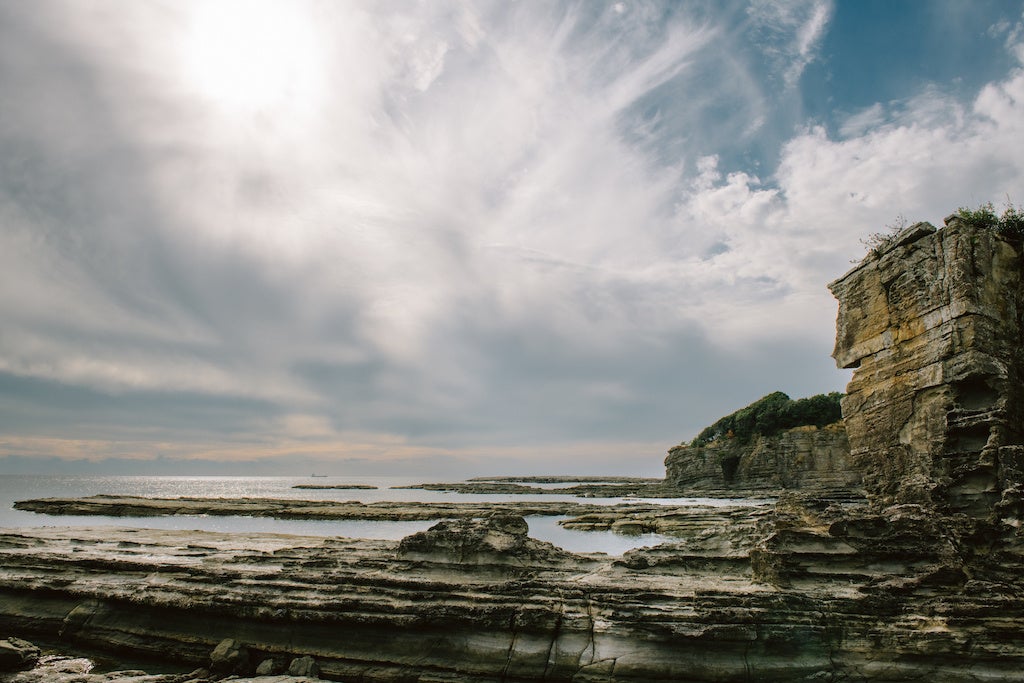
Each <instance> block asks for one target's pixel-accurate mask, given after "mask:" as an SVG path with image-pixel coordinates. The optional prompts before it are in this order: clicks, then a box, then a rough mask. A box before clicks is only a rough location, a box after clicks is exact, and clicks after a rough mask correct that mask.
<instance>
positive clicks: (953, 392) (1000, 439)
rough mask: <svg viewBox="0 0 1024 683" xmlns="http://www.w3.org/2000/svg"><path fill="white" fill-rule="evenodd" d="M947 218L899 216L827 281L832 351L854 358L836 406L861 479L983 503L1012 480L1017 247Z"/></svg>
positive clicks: (948, 504) (878, 491) (1017, 380)
mask: <svg viewBox="0 0 1024 683" xmlns="http://www.w3.org/2000/svg"><path fill="white" fill-rule="evenodd" d="M947 221H948V225H947V227H946V228H945V229H943V230H940V231H936V230H935V228H934V227H932V226H931V225H929V224H927V223H919V224H917V225H914V226H912V227H910V228H908V229H907V230H905V231H904V232H903V233H902V234H900V235H899V236H897V237H896V238H895V239H894V240H892V242H891V243H890V244H889V246H888V247H887V248H886V249H883V250H882V251H881V252H880V253H877V254H873V255H871V256H869V257H868V258H867V259H865V261H864V262H862V263H861V264H860V265H859V266H857V267H856V268H854V269H853V270H852V271H850V272H849V273H847V274H846V275H845V276H843V277H842V278H840V279H838V280H836V281H835V282H833V283H832V284H831V285H830V288H831V290H832V292H833V293H834V294H835V296H836V298H837V299H838V300H839V318H838V322H837V331H836V346H835V351H834V352H833V356H834V357H835V359H836V363H837V364H838V365H839V366H840V367H844V368H855V370H854V375H853V380H852V381H851V382H850V385H849V387H848V388H847V395H846V397H845V398H844V399H843V404H842V405H843V416H844V420H845V423H846V429H847V433H848V436H849V440H850V447H851V453H852V457H853V459H854V461H855V463H856V466H857V468H858V469H859V470H861V471H862V472H863V473H864V476H865V485H866V487H867V489H868V491H869V492H870V493H871V494H872V495H874V496H878V497H879V498H880V500H881V502H884V503H919V504H929V505H930V504H934V505H939V506H940V507H943V508H944V509H950V510H962V511H965V512H969V513H970V514H974V515H982V516H983V515H986V514H988V513H990V512H991V511H992V509H993V506H994V505H995V504H996V503H997V502H999V501H1000V499H1001V498H1002V497H1003V495H1004V494H1010V496H1011V498H1013V499H1014V501H1017V500H1019V498H1018V497H1017V494H1016V493H1015V489H1016V488H1019V486H1020V484H1021V481H1022V480H1021V470H1022V464H1024V446H1022V444H1024V433H1022V432H1024V414H1022V411H1024V337H1022V330H1024V288H1022V267H1021V264H1022V261H1021V250H1020V245H1015V244H1013V243H1011V242H1009V241H1007V240H1005V239H1003V238H1001V237H1000V236H999V235H998V234H996V232H995V231H994V230H989V229H978V228H972V227H968V226H967V225H965V224H963V223H962V222H961V221H960V220H959V219H957V218H955V217H951V218H950V219H947ZM1007 502H1008V503H1009V502H1010V501H1007ZM1014 504H1017V503H1014Z"/></svg>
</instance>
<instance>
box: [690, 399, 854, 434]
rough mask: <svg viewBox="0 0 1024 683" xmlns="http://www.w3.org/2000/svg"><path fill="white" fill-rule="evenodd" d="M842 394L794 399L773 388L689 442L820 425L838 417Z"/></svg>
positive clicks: (840, 415) (774, 432)
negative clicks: (773, 390)
mask: <svg viewBox="0 0 1024 683" xmlns="http://www.w3.org/2000/svg"><path fill="white" fill-rule="evenodd" d="M842 397H843V395H842V394H841V393H839V392H838V391H833V392H831V393H828V394H818V395H817V396H811V397H810V398H801V399H797V400H796V401H794V400H793V399H791V398H790V397H789V396H787V395H786V394H784V393H782V392H781V391H776V392H774V393H771V394H768V395H767V396H765V397H764V398H760V399H758V400H756V401H754V402H753V403H751V404H750V405H749V406H747V407H746V408H741V409H740V410H737V411H736V412H735V413H732V414H731V415H726V416H725V417H723V418H721V419H720V420H718V421H717V422H715V423H714V424H713V425H711V426H710V427H705V428H704V430H703V431H701V433H700V434H698V435H697V437H696V438H695V439H694V440H693V441H692V442H690V445H691V446H704V445H706V444H709V443H712V442H714V441H718V440H719V439H737V440H738V441H739V443H747V442H748V441H750V440H751V439H752V438H754V437H755V436H771V435H773V434H777V433H778V432H781V431H782V430H784V429H792V428H793V427H803V426H805V425H814V426H815V427H824V426H825V425H828V424H832V423H833V422H836V421H837V420H839V419H840V418H841V417H842V412H841V411H840V409H839V399H841V398H842Z"/></svg>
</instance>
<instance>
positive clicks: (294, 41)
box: [183, 0, 323, 114]
mask: <svg viewBox="0 0 1024 683" xmlns="http://www.w3.org/2000/svg"><path fill="white" fill-rule="evenodd" d="M308 10H309V8H308V7H307V6H306V5H305V3H301V2H276V1H274V0H209V1H207V2H201V3H197V4H196V5H195V6H194V9H193V14H192V17H191V22H190V24H191V26H190V31H189V33H188V35H187V37H186V39H185V42H184V45H183V57H184V60H183V65H184V78H185V80H186V83H187V86H188V87H189V88H190V89H192V90H194V91H196V94H198V95H199V96H200V97H202V98H204V99H206V100H208V101H209V102H210V103H212V104H214V105H217V106H219V107H222V108H224V109H226V110H228V113H231V114H245V113H256V112H262V111H266V110H270V109H294V108H297V107H299V108H301V107H308V106H311V105H313V104H314V103H315V100H317V99H318V98H319V97H320V96H321V95H322V93H323V76H322V69H323V66H322V59H321V54H320V41H319V40H318V32H317V28H316V24H315V18H314V17H313V16H311V15H310V14H309V12H308Z"/></svg>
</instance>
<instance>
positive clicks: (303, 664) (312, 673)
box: [288, 655, 320, 678]
mask: <svg viewBox="0 0 1024 683" xmlns="http://www.w3.org/2000/svg"><path fill="white" fill-rule="evenodd" d="M288 675H289V676H305V677H306V678H319V677H320V667H319V666H318V665H317V663H316V660H315V659H313V658H312V657H310V656H309V655H304V656H302V657H296V658H295V659H293V660H292V661H291V664H289V665H288Z"/></svg>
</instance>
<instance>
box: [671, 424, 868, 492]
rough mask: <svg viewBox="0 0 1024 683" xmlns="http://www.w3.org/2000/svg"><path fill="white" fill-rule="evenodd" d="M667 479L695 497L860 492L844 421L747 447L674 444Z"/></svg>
mask: <svg viewBox="0 0 1024 683" xmlns="http://www.w3.org/2000/svg"><path fill="white" fill-rule="evenodd" d="M665 480H666V483H667V484H669V485H671V486H672V487H673V488H675V489H677V490H682V491H688V492H690V493H691V494H692V493H694V492H704V493H705V494H707V493H717V494H725V495H737V494H747V495H758V494H761V495H764V494H765V493H767V492H771V491H775V490H800V491H805V492H813V493H817V494H820V495H827V494H833V495H840V496H849V495H857V494H858V493H859V492H860V480H861V475H860V473H859V472H858V471H857V470H856V469H855V468H854V467H853V466H852V461H851V459H850V444H849V442H848V440H847V438H846V429H845V427H844V425H843V424H842V423H841V422H840V423H836V424H833V425H828V426H826V427H823V428H821V429H819V428H817V427H814V426H808V427H797V428H795V429H789V430H786V431H784V432H782V433H780V434H776V435H774V436H757V437H754V439H753V440H752V441H751V442H750V443H748V444H738V443H735V442H733V441H731V440H721V441H716V442H714V443H711V444H708V445H706V446H688V445H686V444H681V445H679V446H674V447H673V448H671V449H669V452H668V457H666V458H665Z"/></svg>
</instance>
